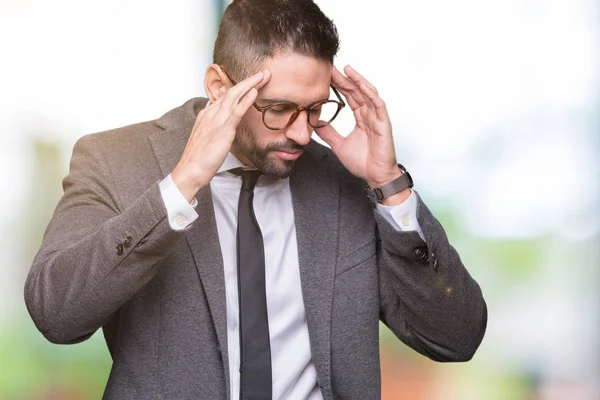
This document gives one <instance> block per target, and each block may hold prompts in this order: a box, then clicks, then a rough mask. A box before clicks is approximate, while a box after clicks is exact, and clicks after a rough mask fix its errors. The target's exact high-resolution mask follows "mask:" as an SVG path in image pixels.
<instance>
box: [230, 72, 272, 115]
mask: <svg viewBox="0 0 600 400" xmlns="http://www.w3.org/2000/svg"><path fill="white" fill-rule="evenodd" d="M267 75H268V76H267V77H265V73H264V72H263V71H259V72H257V73H256V74H254V75H252V76H250V77H248V78H246V79H244V80H243V81H241V82H239V83H238V84H237V85H234V86H233V87H232V88H231V89H229V90H228V91H227V93H225V96H222V97H223V102H222V104H221V106H222V107H225V108H227V109H228V110H229V111H231V110H233V108H234V107H235V106H236V105H237V104H238V103H239V102H240V100H241V98H242V97H243V96H245V95H246V94H247V93H248V91H250V89H252V88H253V87H255V86H257V85H261V84H263V85H264V84H265V83H266V81H265V78H267V80H268V78H270V73H267Z"/></svg>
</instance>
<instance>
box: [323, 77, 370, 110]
mask: <svg viewBox="0 0 600 400" xmlns="http://www.w3.org/2000/svg"><path fill="white" fill-rule="evenodd" d="M331 79H332V82H333V84H334V86H335V87H336V88H337V89H339V91H340V92H342V94H343V95H344V96H345V97H346V98H347V99H348V104H349V105H350V108H351V109H352V111H356V109H358V108H360V106H362V105H365V104H366V103H367V99H366V97H365V96H363V94H362V93H361V91H360V89H359V88H358V87H357V86H356V84H355V83H354V82H352V81H351V80H350V79H349V78H347V77H345V76H344V75H342V73H341V72H340V71H338V69H337V68H335V67H333V69H332V71H331Z"/></svg>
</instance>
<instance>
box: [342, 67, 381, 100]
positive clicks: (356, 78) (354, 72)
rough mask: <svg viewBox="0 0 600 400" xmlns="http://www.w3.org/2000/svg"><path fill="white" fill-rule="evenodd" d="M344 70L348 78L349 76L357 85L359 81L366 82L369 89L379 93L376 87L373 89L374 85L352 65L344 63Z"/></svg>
mask: <svg viewBox="0 0 600 400" xmlns="http://www.w3.org/2000/svg"><path fill="white" fill-rule="evenodd" d="M344 72H345V73H346V75H347V76H348V78H350V79H351V80H352V81H353V82H354V83H356V85H357V86H359V87H360V85H361V83H362V82H364V83H366V85H367V87H369V88H371V90H373V91H374V92H375V93H376V94H379V93H378V92H377V89H375V86H373V84H372V83H371V82H369V81H368V80H367V79H366V78H365V77H364V76H362V75H361V74H360V73H359V72H358V71H357V70H355V69H354V68H352V66H350V65H346V68H344Z"/></svg>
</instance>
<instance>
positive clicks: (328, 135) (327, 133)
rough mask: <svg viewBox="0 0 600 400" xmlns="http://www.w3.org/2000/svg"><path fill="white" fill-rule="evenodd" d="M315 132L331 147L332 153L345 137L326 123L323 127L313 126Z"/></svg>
mask: <svg viewBox="0 0 600 400" xmlns="http://www.w3.org/2000/svg"><path fill="white" fill-rule="evenodd" d="M315 132H316V133H317V135H319V137H320V138H321V139H323V140H324V141H325V143H327V144H328V145H329V146H330V147H331V150H333V152H334V153H335V152H337V149H338V148H339V146H340V145H341V144H342V142H343V141H344V140H345V139H346V138H345V137H343V136H342V135H340V134H339V133H338V132H337V131H336V130H335V128H334V127H333V126H331V125H327V126H325V127H323V128H315Z"/></svg>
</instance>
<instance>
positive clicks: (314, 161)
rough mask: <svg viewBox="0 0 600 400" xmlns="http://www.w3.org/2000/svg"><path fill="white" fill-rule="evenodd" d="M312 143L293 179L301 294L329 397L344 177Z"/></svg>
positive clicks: (319, 371)
mask: <svg viewBox="0 0 600 400" xmlns="http://www.w3.org/2000/svg"><path fill="white" fill-rule="evenodd" d="M317 146H318V145H317V144H315V143H314V142H313V143H311V145H309V149H308V150H309V151H307V152H305V154H303V156H302V157H300V158H299V159H298V161H297V165H296V166H295V168H294V172H293V174H292V176H291V178H290V188H291V192H292V202H293V206H294V219H295V224H296V237H297V242H298V261H299V265H300V280H301V285H302V295H303V298H304V307H305V311H306V318H307V323H308V332H309V337H310V346H311V352H312V357H313V362H314V364H315V368H316V370H317V376H318V379H319V385H320V386H321V388H322V390H323V394H324V396H325V398H326V399H327V398H333V394H332V392H331V390H332V389H331V379H330V367H331V334H330V331H331V304H332V296H333V284H334V272H335V262H336V256H337V243H338V206H339V185H340V183H339V178H338V177H337V174H336V175H334V174H333V173H329V174H328V172H327V169H326V168H323V166H322V161H321V158H322V157H324V156H325V155H324V153H323V154H321V151H320V149H318V147H317Z"/></svg>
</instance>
